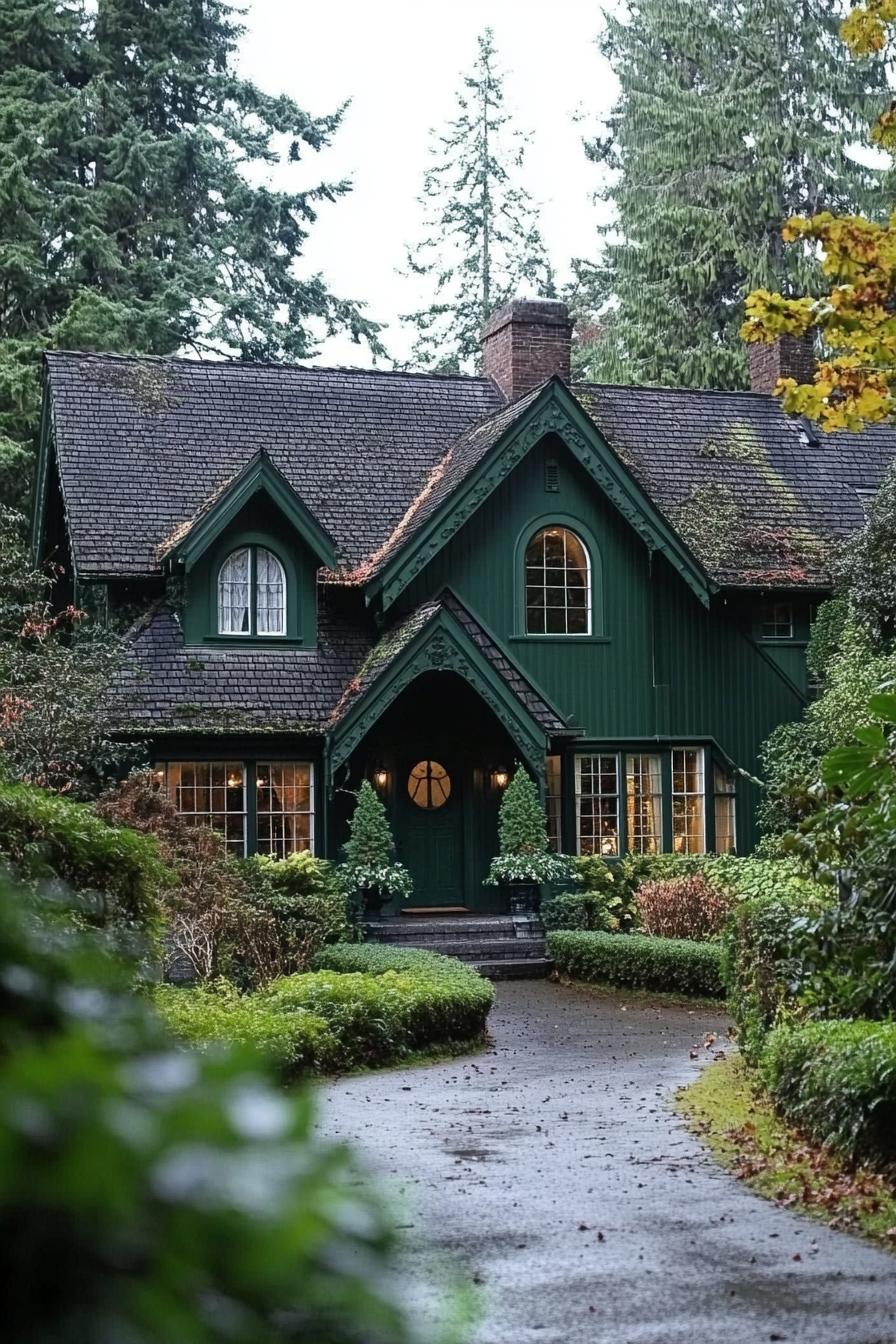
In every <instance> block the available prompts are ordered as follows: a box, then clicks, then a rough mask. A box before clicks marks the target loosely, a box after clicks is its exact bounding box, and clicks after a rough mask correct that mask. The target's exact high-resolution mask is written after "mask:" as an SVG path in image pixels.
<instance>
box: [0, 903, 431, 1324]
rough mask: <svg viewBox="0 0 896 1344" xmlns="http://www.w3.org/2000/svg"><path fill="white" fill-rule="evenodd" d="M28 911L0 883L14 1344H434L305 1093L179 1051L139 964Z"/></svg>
mask: <svg viewBox="0 0 896 1344" xmlns="http://www.w3.org/2000/svg"><path fill="white" fill-rule="evenodd" d="M24 904H25V902H24V900H23V893H22V892H21V891H19V890H15V891H12V890H9V889H8V888H6V887H5V886H2V884H0V1277H2V1282H3V1324H4V1331H5V1334H6V1336H7V1338H9V1339H10V1340H18V1341H25V1340H32V1341H36V1340H40V1341H41V1344H82V1341H85V1340H95V1341H99V1340H106V1341H111V1340H116V1341H125V1340H127V1341H128V1344H156V1341H159V1340H171V1341H175V1340H176V1341H177V1344H217V1342H218V1341H222V1340H224V1339H226V1340H227V1341H228V1342H229V1344H271V1342H272V1341H275V1340H276V1341H283V1344H287V1341H299V1340H313V1341H318V1342H319V1344H422V1341H423V1340H424V1339H425V1340H427V1341H431V1340H432V1338H433V1335H432V1328H431V1326H430V1325H429V1324H428V1323H427V1324H426V1325H424V1324H423V1323H420V1324H419V1325H418V1324H416V1323H415V1322H414V1321H413V1320H412V1319H411V1312H410V1310H409V1309H408V1308H406V1307H405V1306H404V1305H403V1303H404V1302H405V1301H407V1300H408V1297H409V1292H408V1285H407V1279H406V1277H405V1276H404V1275H403V1274H402V1275H399V1273H398V1272H397V1271H398V1270H399V1268H400V1266H398V1265H396V1263H395V1256H394V1251H395V1232H394V1226H395V1218H394V1214H393V1212H392V1210H391V1209H388V1208H387V1207H386V1206H385V1204H384V1203H383V1202H382V1201H381V1199H380V1197H379V1196H378V1195H377V1194H376V1192H375V1191H373V1190H372V1189H371V1187H370V1183H369V1182H368V1181H367V1180H362V1179H360V1178H359V1174H358V1172H357V1170H356V1169H355V1167H354V1165H353V1163H352V1161H351V1157H350V1155H349V1154H348V1153H347V1151H346V1149H345V1146H344V1145H343V1144H334V1143H332V1142H329V1141H327V1140H326V1139H325V1138H322V1137H321V1136H320V1135H318V1134H316V1133H315V1123H314V1121H315V1117H314V1112H313V1108H312V1106H311V1102H310V1098H309V1097H308V1096H307V1095H306V1096H302V1097H298V1098H297V1097H291V1096H289V1095H287V1094H284V1092H283V1090H282V1088H281V1087H279V1086H276V1085H274V1083H273V1082H272V1081H269V1080H268V1078H267V1077H266V1076H265V1074H264V1071H263V1069H262V1068H261V1067H260V1062H259V1060H258V1058H257V1057H250V1056H249V1055H248V1054H247V1053H246V1052H244V1051H240V1052H230V1051H225V1050H224V1049H223V1048H222V1049H220V1050H218V1051H216V1052H215V1054H214V1057H202V1056H198V1055H197V1054H196V1053H194V1052H186V1051H183V1050H181V1049H175V1048H174V1046H173V1043H172V1040H171V1038H170V1036H168V1035H167V1034H166V1033H165V1032H164V1031H163V1030H162V1027H161V1024H160V1022H159V1020H158V1017H157V1016H156V1014H155V1013H154V1012H153V1011H152V1010H151V1008H150V1006H149V1004H148V1003H147V1001H146V999H145V998H144V997H143V996H141V995H138V994H134V993H133V992H129V991H128V990H127V989H126V988H124V987H125V986H127V985H129V984H130V983H131V982H132V981H133V974H134V971H133V967H132V966H119V965H118V964H117V963H115V962H113V961H112V959H111V958H110V957H109V956H108V955H103V953H102V951H101V949H100V948H99V947H97V946H95V944H94V940H93V939H90V940H88V941H86V943H85V942H83V941H82V940H81V939H78V938H76V937H75V935H74V934H73V931H72V929H71V926H70V925H69V926H68V927H66V926H65V925H60V924H58V923H57V925H56V927H54V929H53V930H52V932H48V930H47V929H46V928H45V926H44V921H43V919H40V920H36V919H35V918H34V917H33V916H30V917H29V918H27V919H26V918H25V917H24V915H23V911H22V908H21V907H22V906H23V905H24ZM29 905H30V902H29ZM167 992H168V993H169V994H174V993H176V992H177V991H174V990H171V991H167ZM98 1009H99V1011H97V1010H98ZM445 1333H446V1334H447V1333H448V1331H447V1329H446V1332H445Z"/></svg>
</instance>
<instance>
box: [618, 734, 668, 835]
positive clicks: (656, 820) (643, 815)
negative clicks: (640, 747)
mask: <svg viewBox="0 0 896 1344" xmlns="http://www.w3.org/2000/svg"><path fill="white" fill-rule="evenodd" d="M625 783H626V812H625V815H626V823H627V826H628V836H627V840H628V849H629V851H630V852H631V853H633V854H659V853H660V852H661V851H662V848H663V774H662V761H661V758H660V757H659V756H657V755H640V754H635V755H631V756H626V758H625Z"/></svg>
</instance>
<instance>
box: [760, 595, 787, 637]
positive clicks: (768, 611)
mask: <svg viewBox="0 0 896 1344" xmlns="http://www.w3.org/2000/svg"><path fill="white" fill-rule="evenodd" d="M759 633H760V634H761V635H762V638H763V639H793V606H792V604H791V603H790V602H764V603H763V605H762V608H761V610H760V614H759Z"/></svg>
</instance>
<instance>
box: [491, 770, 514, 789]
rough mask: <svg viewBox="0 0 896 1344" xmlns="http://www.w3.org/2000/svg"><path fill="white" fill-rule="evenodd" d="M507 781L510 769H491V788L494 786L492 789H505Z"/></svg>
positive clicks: (508, 781) (508, 780)
mask: <svg viewBox="0 0 896 1344" xmlns="http://www.w3.org/2000/svg"><path fill="white" fill-rule="evenodd" d="M509 783H510V771H509V770H493V771H492V788H494V789H506V788H507V785H508V784H509Z"/></svg>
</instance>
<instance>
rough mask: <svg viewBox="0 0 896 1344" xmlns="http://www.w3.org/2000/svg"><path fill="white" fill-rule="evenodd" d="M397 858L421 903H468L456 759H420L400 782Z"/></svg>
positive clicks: (414, 900)
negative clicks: (465, 886)
mask: <svg viewBox="0 0 896 1344" xmlns="http://www.w3.org/2000/svg"><path fill="white" fill-rule="evenodd" d="M396 785H397V799H396V802H397V805H398V806H397V811H398V817H397V823H398V824H397V825H396V827H395V840H396V847H397V850H398V857H399V859H400V860H401V862H402V863H404V864H406V865H407V867H408V868H409V869H410V873H411V877H412V878H413V879H414V894H413V896H412V897H411V900H410V902H409V904H410V905H412V906H417V905H438V906H449V905H455V906H456V905H464V904H466V902H465V899H464V897H465V892H464V797H463V794H464V788H463V786H464V779H463V774H462V771H461V769H460V768H459V767H458V765H457V763H456V762H455V761H454V760H453V758H451V757H449V756H448V755H446V754H445V753H444V752H441V753H439V755H438V756H433V757H429V756H420V757H415V758H414V759H413V760H410V761H408V762H407V763H406V767H405V769H404V770H403V771H402V772H401V774H400V775H399V778H398V779H397V780H396Z"/></svg>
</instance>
